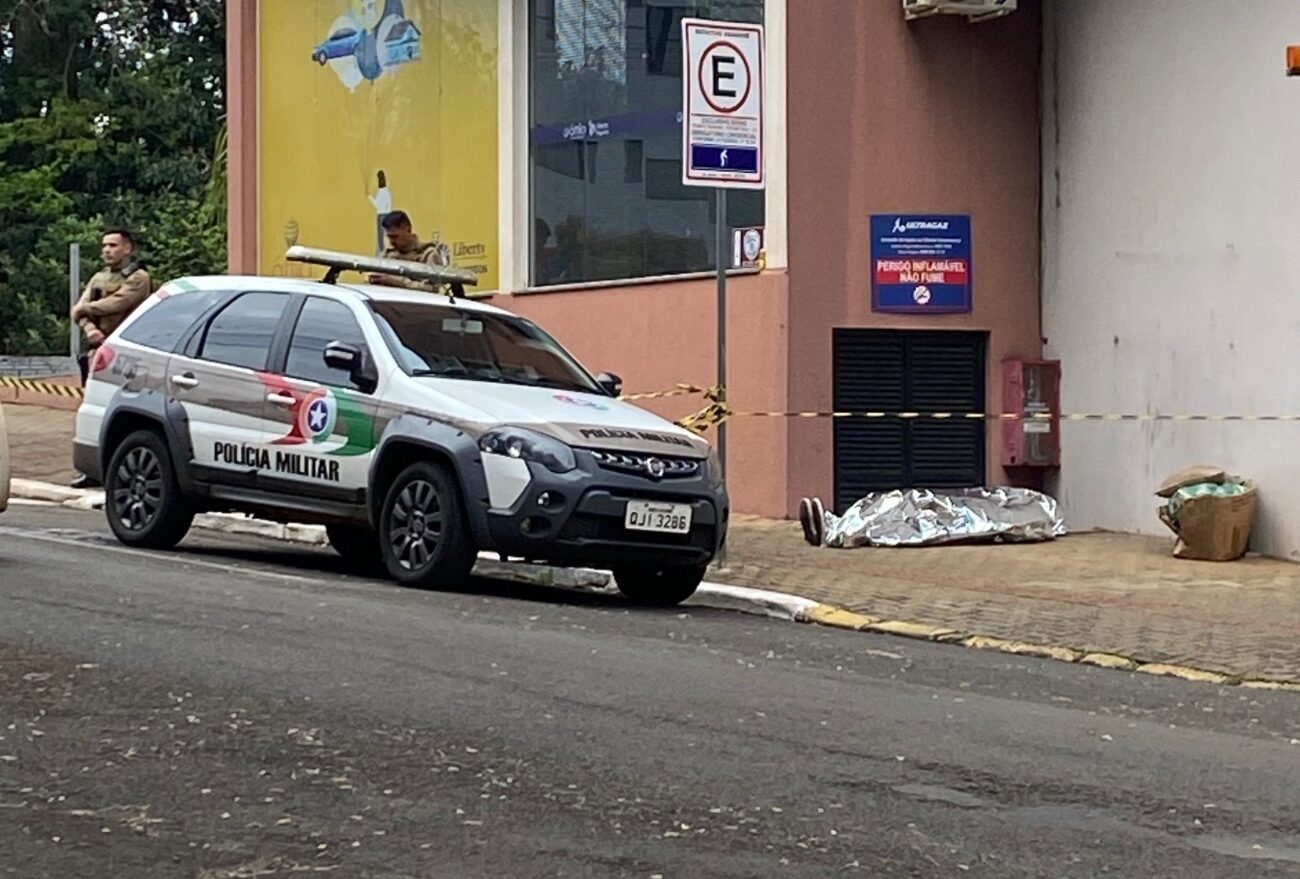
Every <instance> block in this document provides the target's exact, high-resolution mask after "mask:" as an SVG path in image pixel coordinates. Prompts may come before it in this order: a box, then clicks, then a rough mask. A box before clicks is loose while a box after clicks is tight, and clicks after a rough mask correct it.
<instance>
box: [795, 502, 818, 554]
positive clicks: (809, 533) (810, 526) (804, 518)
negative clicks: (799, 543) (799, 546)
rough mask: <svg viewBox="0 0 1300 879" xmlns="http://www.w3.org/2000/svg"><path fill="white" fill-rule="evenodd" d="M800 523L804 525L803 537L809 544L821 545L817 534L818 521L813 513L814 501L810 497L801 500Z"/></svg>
mask: <svg viewBox="0 0 1300 879" xmlns="http://www.w3.org/2000/svg"><path fill="white" fill-rule="evenodd" d="M799 524H800V525H802V526H803V539H804V542H805V543H807V544H808V545H809V546H821V540H820V539H819V538H818V536H817V531H818V529H817V527H816V526H817V521H816V519H815V518H814V514H813V502H812V500H811V499H809V498H804V499H803V500H801V501H799Z"/></svg>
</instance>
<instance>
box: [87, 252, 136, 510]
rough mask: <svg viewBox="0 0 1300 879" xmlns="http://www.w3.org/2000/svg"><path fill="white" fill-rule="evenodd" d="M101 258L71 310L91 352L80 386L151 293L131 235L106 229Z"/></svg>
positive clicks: (88, 483) (88, 481)
mask: <svg viewBox="0 0 1300 879" xmlns="http://www.w3.org/2000/svg"><path fill="white" fill-rule="evenodd" d="M100 256H101V257H102V258H103V260H104V268H103V269H101V270H100V271H98V272H96V273H95V274H94V276H93V277H91V279H90V281H89V282H88V283H87V284H86V289H85V291H83V292H82V294H81V298H80V299H78V300H77V304H76V305H74V306H73V307H72V320H73V321H74V322H75V323H76V324H77V326H79V327H81V332H82V333H84V334H85V336H86V344H87V347H88V348H89V351H90V353H89V354H88V355H86V356H83V357H82V358H81V359H80V363H79V365H80V367H81V384H82V385H83V386H84V385H85V384H86V376H87V374H88V373H89V369H90V357H91V356H93V355H94V352H95V349H96V348H98V347H99V346H100V345H102V344H104V339H105V338H107V337H108V336H109V335H110V334H111V333H112V332H113V330H115V329H117V327H118V326H119V325H120V324H121V323H122V321H124V320H126V317H127V315H129V314H130V313H131V312H132V311H134V310H135V309H136V307H137V306H138V305H140V303H142V302H144V301H145V300H146V299H148V298H149V294H150V293H151V292H152V284H151V282H150V280H149V273H148V272H147V271H145V269H144V267H143V266H142V265H141V264H140V263H139V261H137V260H136V258H135V238H134V237H133V236H132V235H131V233H130V231H128V230H127V229H120V228H113V229H106V230H105V231H104V236H103V238H102V239H101V241H100ZM72 485H73V487H74V488H86V487H89V486H90V485H91V480H90V479H88V478H87V477H86V476H84V475H82V474H77V478H76V479H74V480H73V481H72Z"/></svg>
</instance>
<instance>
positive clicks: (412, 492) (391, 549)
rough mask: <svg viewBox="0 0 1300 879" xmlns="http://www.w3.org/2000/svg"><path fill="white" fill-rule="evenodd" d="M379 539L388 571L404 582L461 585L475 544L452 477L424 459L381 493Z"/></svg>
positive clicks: (422, 585) (421, 585)
mask: <svg viewBox="0 0 1300 879" xmlns="http://www.w3.org/2000/svg"><path fill="white" fill-rule="evenodd" d="M379 544H380V552H381V554H382V555H383V560H384V567H385V568H387V569H388V575H389V576H390V577H392V578H393V579H394V580H396V581H397V582H398V583H400V584H401V585H403V586H413V587H415V588H417V589H453V588H456V587H458V586H460V585H463V584H464V583H465V581H466V580H468V579H469V573H470V570H471V569H473V567H474V558H475V555H476V552H477V550H476V547H475V546H474V541H473V539H472V538H471V536H470V533H469V522H468V520H467V518H466V516H465V503H464V501H463V500H461V496H460V487H459V486H458V485H457V483H456V478H455V477H454V476H452V475H451V474H450V473H449V472H448V471H447V470H446V468H443V467H440V466H438V465H437V464H433V463H431V462H428V461H421V462H420V463H418V464H412V465H411V466H410V467H407V468H406V469H405V470H403V471H402V472H401V473H400V474H399V475H398V477H397V479H396V480H394V481H393V485H392V487H391V488H390V489H389V490H388V496H387V497H385V498H384V506H383V510H382V512H381V513H380V517H379Z"/></svg>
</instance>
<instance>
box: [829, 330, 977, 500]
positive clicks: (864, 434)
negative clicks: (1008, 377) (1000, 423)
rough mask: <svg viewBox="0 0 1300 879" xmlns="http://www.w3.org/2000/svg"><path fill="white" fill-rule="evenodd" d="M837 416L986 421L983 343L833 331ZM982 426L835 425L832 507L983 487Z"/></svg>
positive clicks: (961, 336)
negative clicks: (962, 415) (952, 416)
mask: <svg viewBox="0 0 1300 879" xmlns="http://www.w3.org/2000/svg"><path fill="white" fill-rule="evenodd" d="M834 350H835V355H834V357H835V392H834V398H835V409H836V410H837V411H846V410H847V411H853V412H872V411H877V412H879V411H883V412H890V413H894V412H900V411H901V412H907V411H913V412H983V411H984V403H985V397H984V357H985V337H984V334H982V333H964V332H951V333H945V332H909V331H896V330H850V329H840V330H835V331H834ZM984 444H985V425H984V423H983V422H979V421H961V420H952V421H947V420H943V421H940V420H934V419H919V420H912V421H900V420H898V419H893V418H889V419H883V420H875V419H862V418H849V419H840V420H837V421H836V422H835V507H836V510H837V511H839V512H843V511H844V510H845V509H846V508H847V507H848V506H849V505H850V504H852V503H853V502H854V501H856V500H858V499H859V498H861V497H862V496H863V495H865V494H867V493H869V492H872V491H888V490H890V489H895V488H936V489H942V488H965V487H969V486H974V485H982V484H983V483H984V451H985V445H984Z"/></svg>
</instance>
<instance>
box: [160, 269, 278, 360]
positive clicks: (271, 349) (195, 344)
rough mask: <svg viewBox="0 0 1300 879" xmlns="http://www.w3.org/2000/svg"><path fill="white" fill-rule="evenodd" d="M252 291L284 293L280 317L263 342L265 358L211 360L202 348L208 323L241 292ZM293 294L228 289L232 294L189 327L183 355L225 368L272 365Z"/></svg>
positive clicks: (245, 294)
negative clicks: (249, 362)
mask: <svg viewBox="0 0 1300 879" xmlns="http://www.w3.org/2000/svg"><path fill="white" fill-rule="evenodd" d="M255 293H261V294H265V295H268V296H282V297H284V302H285V304H284V308H283V310H281V312H280V319H279V321H278V322H277V323H276V325H275V327H274V328H273V329H272V330H271V344H270V345H269V346H267V349H266V360H265V362H264V363H263V364H262V366H261V367H254V366H244V365H242V364H238V363H227V362H225V361H222V360H213V359H212V358H210V357H207V356H205V354H204V349H205V348H206V347H207V344H208V334H209V333H210V332H211V330H212V325H213V324H214V323H216V321H217V320H218V319H219V318H220V317H221V315H223V314H225V313H226V311H227V310H228V309H230V308H233V307H234V305H235V303H237V302H238V301H239V300H241V299H243V298H244V297H245V296H248V295H250V294H255ZM295 295H296V294H293V293H286V292H283V291H279V290H262V289H250V290H236V291H232V295H231V296H230V297H229V299H228V301H226V302H224V303H223V304H222V305H221V306H220V307H219V308H216V309H214V310H213V312H212V313H211V314H209V315H208V316H207V317H206V319H205V320H203V321H202V322H201V323H199V324H198V325H197V326H196V327H195V328H194V329H193V330H191V331H190V338H189V339H188V340H187V341H186V344H185V347H184V349H183V354H184V356H185V357H188V358H189V359H191V360H198V361H201V362H203V363H207V364H211V365H213V366H223V367H226V368H228V369H242V370H245V371H247V372H268V371H271V369H272V367H273V365H274V364H275V363H276V360H277V358H278V357H279V356H280V348H281V340H282V339H283V336H284V330H285V322H286V320H287V319H288V318H289V316H290V315H291V314H292V313H293V305H294V302H293V300H294V296H295Z"/></svg>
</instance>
